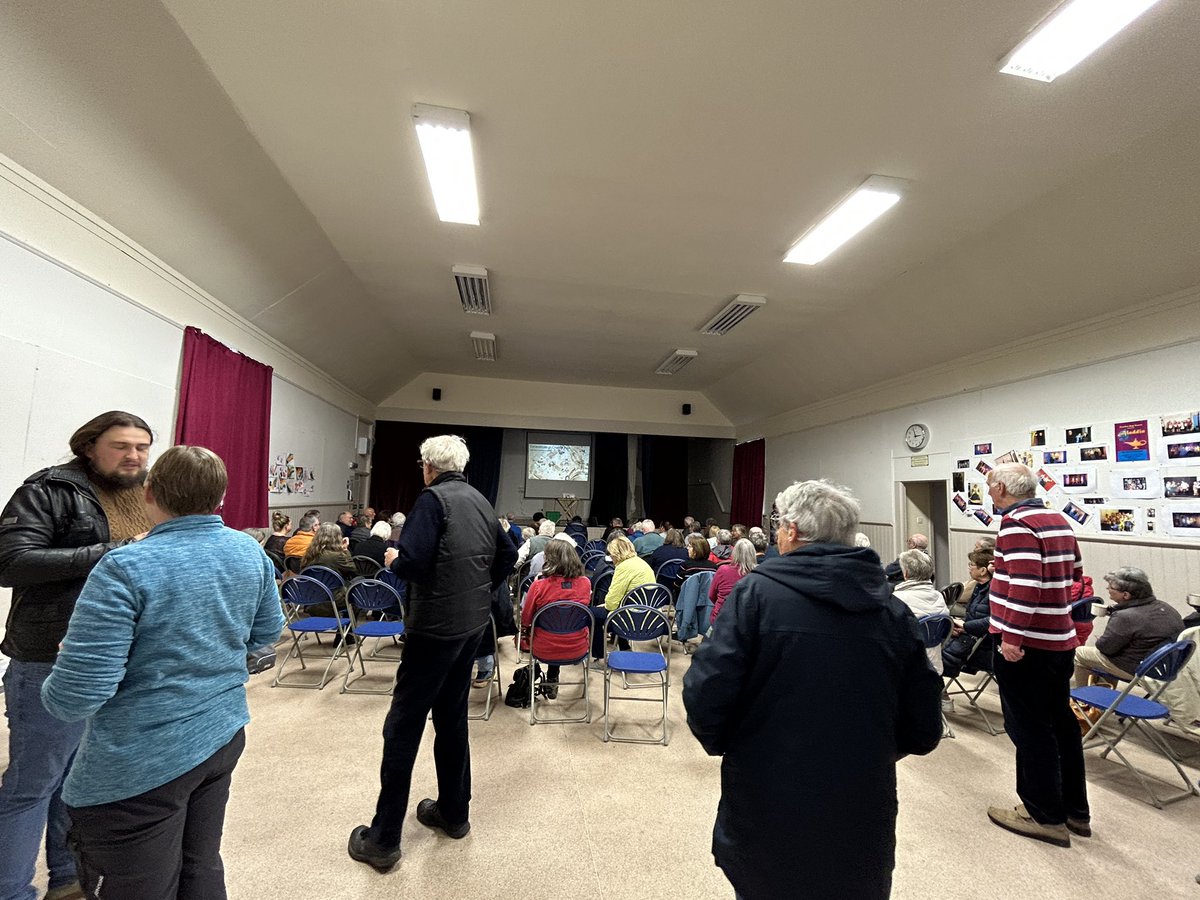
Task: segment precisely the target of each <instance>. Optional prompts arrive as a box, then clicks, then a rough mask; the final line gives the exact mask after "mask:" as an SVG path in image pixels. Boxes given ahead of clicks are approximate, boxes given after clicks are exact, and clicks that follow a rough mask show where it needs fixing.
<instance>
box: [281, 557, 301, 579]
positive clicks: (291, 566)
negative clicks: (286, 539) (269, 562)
mask: <svg viewBox="0 0 1200 900" xmlns="http://www.w3.org/2000/svg"><path fill="white" fill-rule="evenodd" d="M302 559H303V557H300V556H288V557H286V558H285V559H284V560H283V567H284V568H285V569H287V570H288V571H289V572H291V573H292V574H293V575H295V574H297V573H299V571H300V562H301V560H302Z"/></svg>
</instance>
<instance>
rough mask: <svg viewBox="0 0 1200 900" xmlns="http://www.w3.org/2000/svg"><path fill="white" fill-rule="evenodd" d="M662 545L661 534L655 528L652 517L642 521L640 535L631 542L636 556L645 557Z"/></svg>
mask: <svg viewBox="0 0 1200 900" xmlns="http://www.w3.org/2000/svg"><path fill="white" fill-rule="evenodd" d="M662 545H663V536H662V534H661V533H660V532H659V531H658V530H657V529H656V528H655V526H654V520H653V519H646V520H645V521H644V522H642V536H641V537H640V538H638V539H637V540H635V541H634V542H633V546H634V548H635V549H636V550H637V554H638V556H640V557H641V558H642V559H647V558H648V557H649V556H650V554H652V553H653V552H654V551H655V550H657V549H658V548H659V547H661V546H662Z"/></svg>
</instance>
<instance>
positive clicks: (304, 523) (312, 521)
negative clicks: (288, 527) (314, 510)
mask: <svg viewBox="0 0 1200 900" xmlns="http://www.w3.org/2000/svg"><path fill="white" fill-rule="evenodd" d="M319 521H320V519H318V518H317V517H316V516H301V517H300V524H299V525H297V526H296V530H297V531H315V530H316V524H317V522H319Z"/></svg>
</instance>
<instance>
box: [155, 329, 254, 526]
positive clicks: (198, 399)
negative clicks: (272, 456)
mask: <svg viewBox="0 0 1200 900" xmlns="http://www.w3.org/2000/svg"><path fill="white" fill-rule="evenodd" d="M271 371H272V370H271V367H270V366H265V365H263V364H262V363H260V362H256V361H255V360H253V359H251V358H250V357H248V356H244V355H243V354H241V353H238V352H237V351H235V350H230V349H229V348H228V347H226V346H225V345H224V344H222V343H219V342H218V341H215V340H213V339H212V338H211V337H209V336H208V335H207V334H205V333H204V332H203V331H201V330H200V329H198V328H193V327H191V326H189V327H188V328H186V329H184V332H183V377H182V379H181V381H180V385H179V412H178V415H176V417H175V443H176V444H189V445H193V446H201V447H207V448H208V449H209V450H212V451H213V452H214V453H216V454H217V455H218V456H220V457H221V459H222V460H224V462H225V468H226V469H227V470H228V471H229V488H228V490H227V491H226V493H225V505H224V507H223V508H222V515H223V516H224V518H225V524H226V525H228V526H229V527H230V528H254V527H261V526H263V525H267V524H269V522H270V517H269V516H268V515H267V477H268V464H269V461H268V458H267V457H268V453H269V448H268V443H269V440H270V436H271Z"/></svg>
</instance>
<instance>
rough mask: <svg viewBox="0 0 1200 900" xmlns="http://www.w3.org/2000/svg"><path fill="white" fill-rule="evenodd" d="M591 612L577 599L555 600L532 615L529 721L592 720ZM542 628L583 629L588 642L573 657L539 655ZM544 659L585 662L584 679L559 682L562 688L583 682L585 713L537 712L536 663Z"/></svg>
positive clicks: (563, 663)
mask: <svg viewBox="0 0 1200 900" xmlns="http://www.w3.org/2000/svg"><path fill="white" fill-rule="evenodd" d="M592 625H593V622H592V613H591V611H590V610H589V609H588V607H587V606H585V605H584V604H582V603H579V602H577V601H575V600H555V601H554V602H553V603H547V604H546V605H545V606H543V607H542V608H541V609H539V610H538V611H537V612H536V613H535V614H534V616H533V621H532V623H530V627H529V724H530V725H539V724H545V723H555V724H563V723H567V722H590V721H592V707H591V703H590V702H589V695H588V674H589V673H590V672H591V667H590V660H591V647H592ZM539 631H543V632H546V633H548V634H559V635H569V634H570V635H573V634H577V633H578V632H580V631H582V632H584V633H585V634H586V635H587V645H586V646H585V647H584V650H583V653H582V655H580V656H575V657H571V658H569V659H551V658H549V657H545V656H537V655H535V654H534V652H533V648H534V647H536V646H537V643H536V641H537V635H538V632H539ZM539 662H540V663H545V664H546V665H549V666H583V680H582V681H563V680H562V679H561V678H560V679H559V682H558V687H559V689H560V690H561V689H562V688H563V687H570V686H572V685H577V684H582V685H583V715H580V716H575V717H565V718H554V719H550V718H545V717H539V716H538V711H537V710H538V702H537V700H538V694H539V693H540V691H539V689H538V686H537V685H536V684H535V683H534V682H535V681H536V679H535V678H534V672H535V666H536V665H537V664H538V663H539ZM544 686H545V682H543V687H544Z"/></svg>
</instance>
